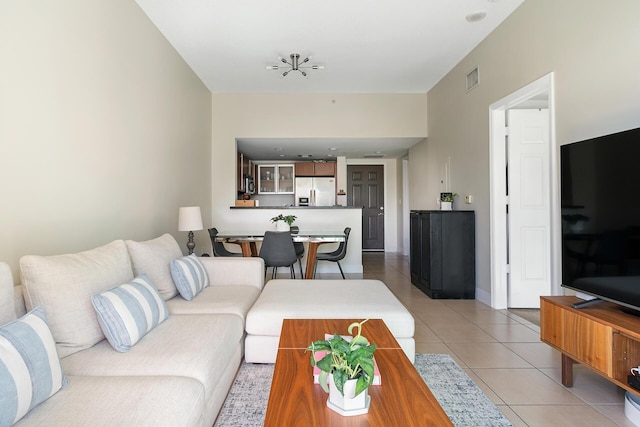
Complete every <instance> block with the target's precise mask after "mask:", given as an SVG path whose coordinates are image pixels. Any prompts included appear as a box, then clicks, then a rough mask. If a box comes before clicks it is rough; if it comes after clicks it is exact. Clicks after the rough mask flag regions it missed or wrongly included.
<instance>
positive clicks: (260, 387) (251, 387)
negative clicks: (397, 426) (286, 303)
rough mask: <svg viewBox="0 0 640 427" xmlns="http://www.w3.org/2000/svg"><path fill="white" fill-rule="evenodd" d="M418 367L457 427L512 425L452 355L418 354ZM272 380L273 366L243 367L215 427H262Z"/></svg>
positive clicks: (250, 365)
mask: <svg viewBox="0 0 640 427" xmlns="http://www.w3.org/2000/svg"><path fill="white" fill-rule="evenodd" d="M415 367H416V369H417V370H418V372H419V373H420V376H422V378H423V379H424V380H425V382H426V383H427V385H428V386H429V388H430V389H431V392H432V393H433V395H434V396H435V397H436V399H437V400H438V402H439V403H440V406H442V409H444V411H445V412H446V413H447V415H448V416H449V418H450V419H451V421H452V422H453V425H455V426H469V427H471V426H473V427H480V426H492V427H493V426H511V425H512V424H511V423H510V422H509V420H507V419H506V418H505V417H504V415H502V412H500V410H499V409H498V408H497V407H496V406H495V405H494V404H493V402H491V400H489V398H488V397H487V396H486V395H485V394H484V393H483V392H482V390H480V389H479V388H478V386H477V385H476V384H475V383H474V382H473V380H471V378H469V376H468V375H467V374H465V373H464V371H463V370H462V369H460V367H459V366H458V365H457V364H456V362H455V361H454V360H453V359H452V358H451V357H450V356H449V355H448V354H416V362H415ZM272 376H273V365H254V364H247V363H243V364H242V366H241V367H240V371H239V372H238V376H237V377H236V379H235V381H234V383H233V386H232V387H231V390H230V391H229V395H228V396H227V400H226V401H225V403H224V406H223V407H222V410H221V411H220V414H219V415H218V419H217V421H216V423H215V426H216V427H254V426H255V427H258V426H262V425H263V424H264V417H265V413H266V409H267V401H268V399H269V390H270V389H271V377H272Z"/></svg>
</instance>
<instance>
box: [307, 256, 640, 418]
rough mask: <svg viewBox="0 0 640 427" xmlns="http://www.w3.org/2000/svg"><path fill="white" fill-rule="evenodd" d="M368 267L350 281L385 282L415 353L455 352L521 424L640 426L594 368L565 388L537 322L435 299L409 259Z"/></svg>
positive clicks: (373, 261) (374, 259)
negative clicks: (409, 321) (407, 321)
mask: <svg viewBox="0 0 640 427" xmlns="http://www.w3.org/2000/svg"><path fill="white" fill-rule="evenodd" d="M363 266H364V274H363V275H353V274H352V275H349V276H350V278H354V279H355V278H362V277H364V278H368V279H379V280H381V281H383V282H384V283H386V284H387V286H388V287H389V288H390V289H391V290H392V291H393V292H394V294H395V295H396V296H397V297H398V298H399V299H400V300H401V301H402V302H403V303H404V305H405V306H406V307H407V308H408V309H409V310H411V312H412V313H413V315H414V318H415V321H416V331H415V340H416V352H418V353H447V354H450V355H451V356H452V357H453V358H454V359H455V361H456V362H457V363H458V365H460V367H462V368H463V369H464V370H465V372H466V373H467V374H468V375H469V376H470V377H471V378H472V379H473V381H475V382H476V384H478V386H479V387H480V388H481V389H482V390H483V391H484V392H485V393H486V395H487V396H489V398H490V399H491V400H492V401H493V402H494V403H495V404H496V405H497V406H498V408H500V410H501V411H502V412H503V413H504V414H505V416H506V417H507V418H508V419H509V420H510V421H511V422H512V423H513V424H514V425H515V426H598V427H605V426H629V427H633V424H632V423H631V422H630V421H629V420H627V418H626V417H625V415H624V390H622V389H619V388H618V387H616V386H615V385H613V384H611V383H610V382H608V381H606V380H604V379H603V378H601V377H600V376H599V375H597V374H595V373H593V372H591V371H590V370H588V369H587V368H584V367H582V366H576V367H574V386H573V387H572V388H565V387H564V386H562V384H561V383H560V353H559V352H557V351H556V350H553V349H552V348H551V347H549V346H548V345H546V344H544V343H542V342H540V328H539V327H538V326H536V325H535V324H533V323H529V322H527V321H526V320H524V319H522V318H520V317H518V316H515V315H513V314H512V313H509V312H507V311H506V310H494V309H492V308H491V307H489V306H487V305H485V304H482V303H480V302H478V301H475V300H432V299H430V298H429V297H427V296H426V295H425V294H423V293H422V292H421V291H420V290H418V288H416V287H414V286H413V285H412V284H411V280H410V273H409V259H408V257H406V256H402V255H400V254H393V253H386V254H385V253H379V252H373V253H372V252H367V253H364V254H363ZM336 272H337V267H336ZM319 278H325V279H327V278H340V274H339V273H338V274H336V275H333V274H323V275H321V276H320V277H319Z"/></svg>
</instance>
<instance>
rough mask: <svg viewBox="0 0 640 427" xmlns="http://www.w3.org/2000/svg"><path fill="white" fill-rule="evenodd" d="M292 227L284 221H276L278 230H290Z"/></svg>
mask: <svg viewBox="0 0 640 427" xmlns="http://www.w3.org/2000/svg"><path fill="white" fill-rule="evenodd" d="M290 230H291V227H290V226H289V224H287V223H286V222H284V221H276V231H290Z"/></svg>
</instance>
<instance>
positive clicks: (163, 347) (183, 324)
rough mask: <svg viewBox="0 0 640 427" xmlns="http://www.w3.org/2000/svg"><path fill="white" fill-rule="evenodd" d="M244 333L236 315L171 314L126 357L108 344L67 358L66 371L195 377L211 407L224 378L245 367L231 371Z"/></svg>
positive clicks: (233, 368) (234, 368)
mask: <svg viewBox="0 0 640 427" xmlns="http://www.w3.org/2000/svg"><path fill="white" fill-rule="evenodd" d="M243 333H244V331H243V330H242V321H241V320H240V318H239V317H238V316H235V315H230V314H216V315H211V314H206V315H200V314H189V315H171V316H169V318H168V319H167V320H166V321H164V322H163V323H162V324H161V325H159V326H158V327H157V328H155V329H154V330H152V331H151V332H149V333H148V334H147V335H146V336H145V337H144V339H143V340H142V341H140V342H139V343H138V344H137V345H135V346H133V347H132V348H131V350H129V351H128V352H126V353H118V352H116V351H113V349H112V348H111V346H110V345H109V343H108V342H107V341H106V340H105V341H103V342H100V343H98V344H97V345H95V346H93V347H91V348H89V349H86V350H85V351H81V352H79V353H75V354H72V355H71V356H69V357H65V358H64V359H62V367H63V369H64V372H65V373H66V374H67V375H91V376H158V375H160V376H165V375H168V376H179V377H188V378H193V379H196V380H198V381H199V382H200V383H201V384H202V385H203V386H204V390H205V399H206V400H205V401H206V402H209V399H211V398H212V397H213V393H214V391H215V390H216V387H217V385H218V383H219V381H220V380H221V378H222V377H223V376H225V375H226V374H227V371H228V370H229V369H231V370H233V373H235V370H237V368H238V366H239V364H240V358H239V357H238V359H237V365H235V366H232V364H235V363H236V361H235V359H234V357H235V356H236V353H237V352H238V351H239V348H240V346H241V343H242V337H243ZM231 378H233V376H232V377H231ZM227 390H228V389H227ZM209 425H211V424H209Z"/></svg>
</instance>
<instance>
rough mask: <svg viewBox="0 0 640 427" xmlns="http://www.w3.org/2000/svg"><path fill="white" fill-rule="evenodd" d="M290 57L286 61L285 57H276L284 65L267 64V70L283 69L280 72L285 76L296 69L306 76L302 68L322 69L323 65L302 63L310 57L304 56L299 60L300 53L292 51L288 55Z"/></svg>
mask: <svg viewBox="0 0 640 427" xmlns="http://www.w3.org/2000/svg"><path fill="white" fill-rule="evenodd" d="M289 58H291V60H290V61H287V59H286V58H282V57H280V58H278V59H279V60H280V62H282V63H283V64H285V65H267V70H278V71H279V70H285V71H284V72H283V73H282V77H286V76H287V75H288V74H289V73H290V72H291V71H298V72H299V73H300V74H302V75H303V76H305V77H307V72H306V71H304V70H324V66H322V65H304V64H307V63H308V62H309V60H310V59H311V57H310V56H309V57H306V58H304V59H303V60H300V54H298V53H292V54H291V55H289Z"/></svg>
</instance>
